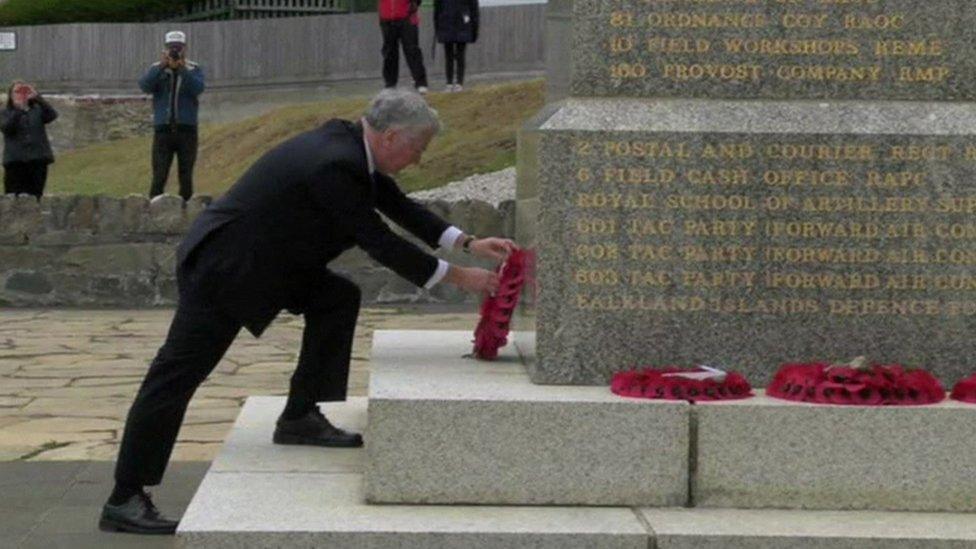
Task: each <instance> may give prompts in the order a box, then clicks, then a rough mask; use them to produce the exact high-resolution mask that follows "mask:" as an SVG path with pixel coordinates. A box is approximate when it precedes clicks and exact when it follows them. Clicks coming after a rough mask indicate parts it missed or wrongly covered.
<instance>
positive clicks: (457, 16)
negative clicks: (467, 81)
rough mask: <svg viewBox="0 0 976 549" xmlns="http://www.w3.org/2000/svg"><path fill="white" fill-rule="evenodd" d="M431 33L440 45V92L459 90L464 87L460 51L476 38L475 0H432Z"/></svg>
mask: <svg viewBox="0 0 976 549" xmlns="http://www.w3.org/2000/svg"><path fill="white" fill-rule="evenodd" d="M434 34H435V35H436V36H437V41H438V42H440V43H442V44H444V58H445V62H446V63H447V67H446V69H445V74H446V76H447V87H446V88H445V89H444V91H447V92H459V91H461V90H462V89H463V86H464V50H465V48H466V47H467V45H468V44H473V43H474V42H477V41H478V0H434Z"/></svg>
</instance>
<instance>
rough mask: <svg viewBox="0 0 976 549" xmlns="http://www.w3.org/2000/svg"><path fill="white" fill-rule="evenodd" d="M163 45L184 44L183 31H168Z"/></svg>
mask: <svg viewBox="0 0 976 549" xmlns="http://www.w3.org/2000/svg"><path fill="white" fill-rule="evenodd" d="M164 43H165V44H186V35H185V34H183V31H169V32H167V33H166V40H165V41H164Z"/></svg>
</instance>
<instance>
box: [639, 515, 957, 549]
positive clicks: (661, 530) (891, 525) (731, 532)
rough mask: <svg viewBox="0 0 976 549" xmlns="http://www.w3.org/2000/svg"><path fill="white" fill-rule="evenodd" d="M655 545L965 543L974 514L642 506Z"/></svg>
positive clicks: (927, 548)
mask: <svg viewBox="0 0 976 549" xmlns="http://www.w3.org/2000/svg"><path fill="white" fill-rule="evenodd" d="M641 512H642V515H643V516H644V519H645V520H646V521H647V523H648V526H649V527H650V528H651V529H652V530H653V532H654V543H655V545H654V547H655V548H656V549H968V548H972V547H976V520H974V518H976V517H974V516H973V515H967V514H950V513H883V512H875V511H853V512H835V511H781V510H764V511H750V510H739V509H643V510H641Z"/></svg>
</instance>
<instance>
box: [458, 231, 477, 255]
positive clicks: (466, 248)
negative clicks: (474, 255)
mask: <svg viewBox="0 0 976 549" xmlns="http://www.w3.org/2000/svg"><path fill="white" fill-rule="evenodd" d="M477 238H478V237H476V236H474V235H472V234H469V235H467V236H465V237H464V242H462V243H461V251H462V252H464V253H466V254H469V253H471V243H472V242H474V241H475V240H477Z"/></svg>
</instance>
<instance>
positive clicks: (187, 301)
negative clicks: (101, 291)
mask: <svg viewBox="0 0 976 549" xmlns="http://www.w3.org/2000/svg"><path fill="white" fill-rule="evenodd" d="M240 329H241V325H240V324H239V323H237V322H236V321H234V320H233V319H231V318H229V317H228V316H226V315H225V314H223V313H221V312H220V311H218V310H217V309H215V308H214V307H212V306H209V305H203V304H199V303H196V302H195V300H193V299H191V298H181V300H180V304H179V306H178V307H177V309H176V314H175V316H174V317H173V322H172V324H171V325H170V328H169V334H168V335H167V336H166V342H165V343H164V344H163V346H162V347H161V348H160V349H159V352H158V353H157V355H156V358H155V359H154V360H153V362H152V364H151V365H150V367H149V372H148V373H147V374H146V378H145V379H144V380H143V382H142V386H141V387H140V388H139V393H138V394H137V395H136V398H135V401H134V402H133V403H132V407H131V408H130V409H129V415H128V418H127V419H126V424H125V432H124V434H123V436H122V444H121V447H120V448H119V459H118V463H117V464H116V467H115V480H116V482H117V483H119V484H122V485H125V486H138V487H142V486H152V485H156V484H159V482H160V481H161V480H162V478H163V472H164V471H165V470H166V463H167V462H168V461H169V456H170V453H171V452H172V451H173V445H174V444H175V443H176V436H177V434H178V433H179V430H180V425H181V424H182V423H183V416H184V414H185V413H186V408H187V405H188V404H189V402H190V398H191V397H192V396H193V393H194V392H195V391H196V389H197V387H198V386H199V385H200V384H201V383H203V380H204V379H206V377H207V376H208V375H209V374H210V372H211V371H213V369H214V367H215V366H216V365H217V363H218V362H219V361H220V359H221V357H223V356H224V353H225V352H227V348H228V347H230V344H231V342H233V341H234V338H235V337H236V336H237V333H238V332H239V331H240Z"/></svg>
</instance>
